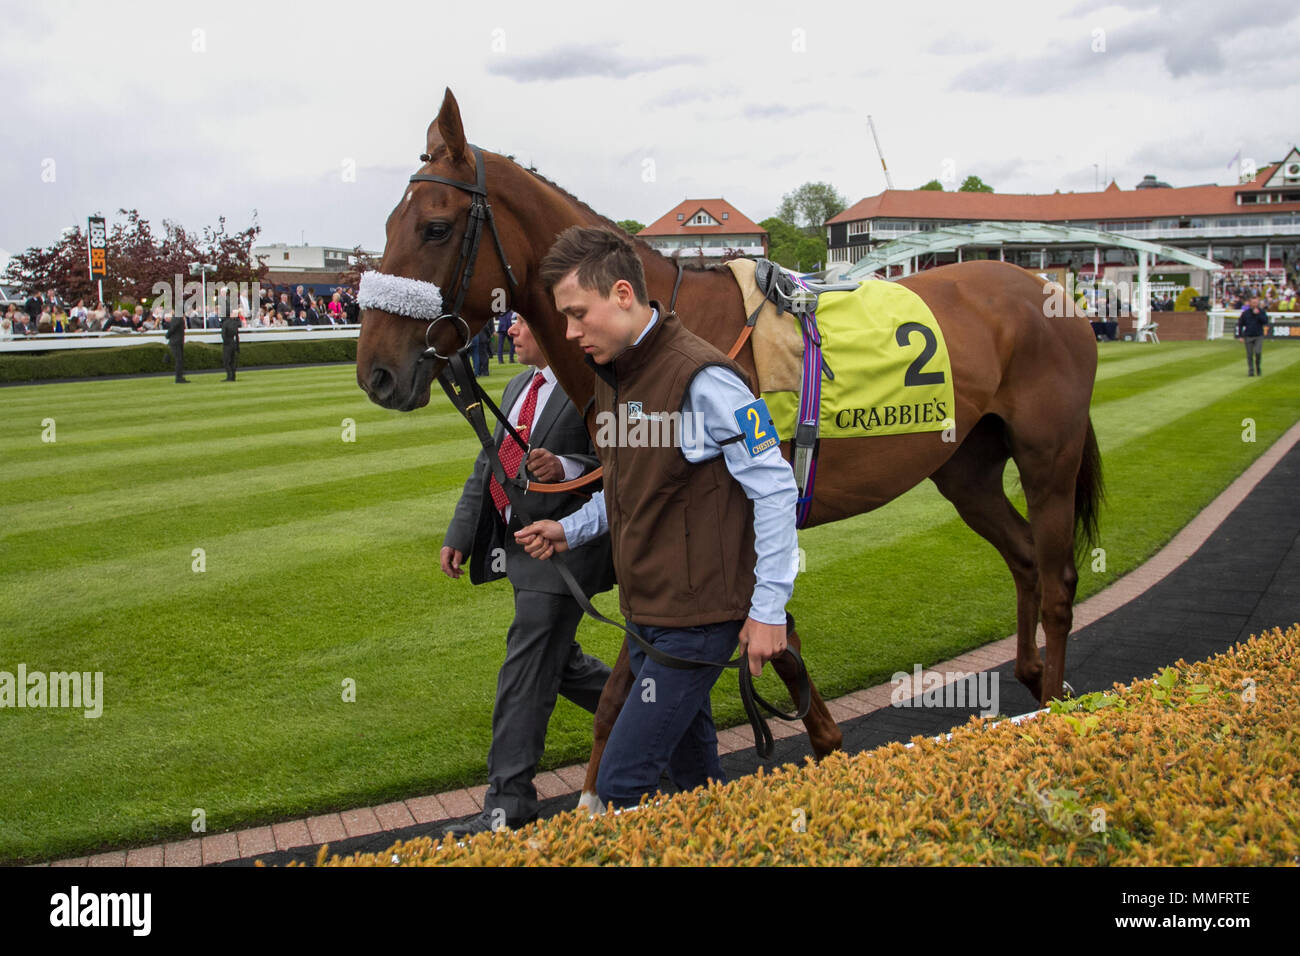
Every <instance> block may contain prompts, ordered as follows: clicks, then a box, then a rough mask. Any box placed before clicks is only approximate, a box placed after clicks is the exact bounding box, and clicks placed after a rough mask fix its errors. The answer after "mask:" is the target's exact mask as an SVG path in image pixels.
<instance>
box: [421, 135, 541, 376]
mask: <svg viewBox="0 0 1300 956" xmlns="http://www.w3.org/2000/svg"><path fill="white" fill-rule="evenodd" d="M469 148H470V149H471V150H473V151H474V178H475V180H476V181H475V182H472V183H465V182H461V181H460V180H459V179H447V178H446V177H445V176H434V175H433V174H432V173H413V174H412V175H411V178H410V180H409V181H410V182H413V183H442V184H444V185H446V186H455V187H456V188H457V189H463V190H464V191H465V192H467V193H469V194H470V197H471V198H470V204H469V222H468V223H467V224H466V226H465V235H464V237H462V239H461V243H460V258H458V259H457V260H456V268H455V269H453V270H452V273H451V276H452V286H451V293H450V295H451V299H452V306H451V309H450V311H444V312H443V314H442V315H440V316H438V317H437V318H436V319H434V320H433V321H432V322H430V323H429V327H428V328H427V329H425V330H424V345H425V349H424V352H423V353H422V354H421V355H420V358H419V359H418V361H420V362H423V361H425V360H426V359H430V358H439V359H442V360H443V361H447V360H449V359H450V358H451V356H450V355H443V354H442V353H441V352H439V351H438V350H437V349H436V348H435V347H434V346H433V343H431V342H430V341H429V335H430V333H431V332H432V331H433V329H434V326H436V325H437V324H438V323H439V322H441V321H443V320H444V319H445V320H447V321H450V322H459V323H460V327H461V329H462V330H463V332H462V335H463V337H464V339H465V341H464V342H462V343H461V344H460V345H458V346H457V347H456V349H454V350H453V352H455V351H459V350H460V349H463V348H464V347H465V346H466V345H469V340H470V334H469V323H468V322H466V321H465V319H464V317H463V316H462V315H461V314H460V309H461V306H462V305H464V304H465V293H466V292H467V291H468V290H469V283H470V280H471V279H472V278H473V277H474V263H475V262H477V261H478V247H479V243H480V242H481V241H482V240H483V223H484V222H486V223H487V224H488V227H489V228H490V229H491V230H492V242H493V243H494V244H495V245H496V247H497V255H498V256H499V257H500V258H501V265H502V267H503V268H504V269H505V273H506V281H507V282H509V283H510V292H511V294H513V293H515V292H517V291H518V289H519V282H518V280H516V279H515V274H514V271H513V270H512V269H511V268H510V262H509V261H508V260H507V259H506V250H505V248H504V247H503V246H502V245H501V236H499V235H498V234H497V223H496V219H494V218H493V216H492V205H491V204H490V203H489V202H488V194H487V168H486V166H485V165H484V163H483V151H482V150H481V149H479V148H478V147H477V146H475V145H474V144H472V143H471V144H469ZM420 159H421V160H422V161H424V162H426V163H431V162H433V158H432V157H431V156H430V155H429V154H428V153H421V154H420ZM507 304H508V303H507Z"/></svg>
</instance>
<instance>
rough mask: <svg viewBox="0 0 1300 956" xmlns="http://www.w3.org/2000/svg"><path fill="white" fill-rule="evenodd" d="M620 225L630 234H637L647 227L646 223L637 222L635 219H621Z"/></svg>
mask: <svg viewBox="0 0 1300 956" xmlns="http://www.w3.org/2000/svg"><path fill="white" fill-rule="evenodd" d="M618 227H619V228H620V229H622V230H623V231H624V232H626V233H627V234H628V235H629V236H635V235H636V234H637V233H638V232H640V231H641V230H642V229H644V228H645V223H643V222H637V221H636V220H635V219H620V220H619V221H618Z"/></svg>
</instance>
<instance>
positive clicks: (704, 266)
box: [505, 156, 718, 272]
mask: <svg viewBox="0 0 1300 956" xmlns="http://www.w3.org/2000/svg"><path fill="white" fill-rule="evenodd" d="M505 158H506V159H509V160H510V161H511V162H512V163H515V161H514V160H513V159H511V158H510V157H509V156H507V157H505ZM515 166H517V167H518V168H519V169H522V170H524V172H527V173H531V174H532V175H533V176H535V177H536V178H538V179H540V180H541V181H542V182H543V183H545V184H546V185H548V186H550V187H551V188H552V189H554V190H555V191H556V192H558V193H559V194H560V195H561V196H564V197H565V198H566V199H568V200H569V201H570V202H572V203H573V204H574V205H575V206H577V207H578V208H579V209H582V210H584V211H586V212H588V213H590V214H591V215H592V216H593V217H595V218H596V219H597V220H599V222H600V223H601V224H602V225H604V226H607V227H609V228H610V229H617V230H618V231H619V232H622V233H624V234H625V235H628V236H631V238H632V241H633V242H634V243H635V244H636V245H637V247H638V248H640V249H644V250H645V251H646V252H648V253H650V254H651V255H653V256H657V257H659V258H660V259H662V260H664V261H665V262H668V263H673V264H676V263H679V262H680V263H681V266H682V268H683V269H686V270H694V271H696V272H704V271H706V270H710V269H716V268H718V264H717V263H716V262H713V263H699V262H686V261H684V260H682V259H674V258H673V257H672V256H666V255H664V254H663V252H662V251H660V250H658V249H656V248H655V247H654V246H652V245H650V243H648V242H646V241H645V240H644V239H642V238H641V237H640V236H635V235H632V233H630V232H627V231H626V230H625V229H623V227H622V226H620V225H619V224H618V223H616V222H614V221H613V220H612V219H610V218H609V217H608V216H602V215H601V214H600V213H598V212H596V210H594V209H592V208H591V207H590V206H588V205H587V204H586V203H585V202H583V201H582V200H581V199H579V198H578V197H577V196H575V195H573V193H571V192H569V191H568V190H567V189H565V188H564V187H563V186H561V185H560V184H559V183H557V182H554V181H552V180H550V179H547V178H546V177H545V176H543V175H542V174H541V173H539V172H538V171H537V170H535V169H531V168H527V167H524V166H520V165H519V164H518V163H515Z"/></svg>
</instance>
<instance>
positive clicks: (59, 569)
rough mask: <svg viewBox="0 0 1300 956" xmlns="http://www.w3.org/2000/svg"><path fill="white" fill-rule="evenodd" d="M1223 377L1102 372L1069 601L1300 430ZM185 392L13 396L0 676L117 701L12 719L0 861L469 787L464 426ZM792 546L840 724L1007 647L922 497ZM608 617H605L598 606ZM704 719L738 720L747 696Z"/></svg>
mask: <svg viewBox="0 0 1300 956" xmlns="http://www.w3.org/2000/svg"><path fill="white" fill-rule="evenodd" d="M1241 359H1242V356H1241V348H1240V346H1239V345H1238V344H1237V343H1168V344H1163V345H1160V346H1134V345H1131V344H1129V345H1125V344H1123V343H1114V344H1106V345H1103V346H1102V347H1101V364H1100V371H1099V381H1098V385H1097V390H1096V394H1095V399H1094V408H1093V421H1094V424H1095V426H1096V430H1097V435H1098V438H1099V441H1100V444H1101V449H1102V455H1103V462H1104V468H1105V475H1106V482H1107V485H1108V487H1109V493H1110V496H1109V500H1108V503H1107V505H1106V507H1105V509H1104V510H1103V513H1102V540H1101V542H1100V544H1101V546H1102V547H1104V548H1105V549H1106V560H1107V570H1106V572H1105V573H1093V572H1092V571H1091V570H1090V568H1089V565H1088V564H1087V563H1085V564H1083V565H1081V567H1080V584H1079V596H1080V598H1083V597H1086V596H1088V595H1090V594H1092V593H1094V592H1096V591H1098V590H1100V589H1101V588H1102V587H1104V586H1105V585H1106V584H1108V583H1109V582H1110V581H1112V580H1113V579H1114V578H1115V577H1117V576H1118V575H1120V574H1123V573H1124V572H1126V571H1128V570H1131V569H1132V568H1133V567H1136V566H1137V565H1138V564H1140V563H1141V562H1142V561H1143V560H1145V559H1146V558H1147V557H1149V556H1150V555H1151V554H1152V553H1153V552H1154V551H1155V550H1157V549H1158V548H1159V547H1160V546H1161V545H1163V544H1164V543H1166V542H1167V541H1168V540H1169V539H1170V538H1171V537H1172V536H1173V535H1174V534H1175V533H1176V532H1177V531H1178V530H1179V529H1180V528H1181V527H1182V526H1183V525H1184V524H1186V522H1187V521H1188V520H1190V519H1191V518H1192V517H1193V516H1194V515H1195V514H1196V513H1197V512H1198V511H1199V510H1200V509H1201V508H1202V507H1204V506H1205V504H1206V503H1208V502H1209V501H1210V500H1211V499H1212V498H1213V497H1214V496H1215V495H1216V494H1217V493H1218V492H1219V491H1221V490H1222V489H1223V488H1224V487H1225V486H1226V485H1227V484H1228V483H1229V482H1231V480H1232V479H1233V478H1235V477H1236V476H1237V475H1238V474H1240V473H1241V472H1242V471H1243V470H1244V469H1245V468H1246V466H1247V465H1248V464H1249V463H1250V462H1251V461H1252V460H1253V459H1254V458H1255V457H1256V456H1257V455H1258V454H1259V453H1261V452H1262V451H1263V450H1264V449H1266V448H1267V447H1268V446H1269V444H1271V443H1272V442H1273V441H1274V440H1275V439H1276V438H1277V437H1278V436H1279V435H1280V434H1281V433H1282V432H1283V431H1285V430H1286V428H1288V427H1289V426H1290V425H1291V424H1292V423H1294V422H1295V421H1297V420H1298V419H1300V389H1298V388H1296V386H1295V378H1296V363H1297V362H1300V349H1293V348H1289V347H1288V346H1286V345H1282V344H1278V345H1275V346H1272V347H1271V348H1270V349H1269V350H1268V354H1267V355H1265V362H1266V364H1268V365H1269V371H1268V373H1266V375H1265V376H1264V377H1262V378H1259V379H1249V378H1247V377H1246V376H1245V375H1244V374H1243V372H1242V368H1241V366H1242V364H1243V363H1242V361H1241ZM502 371H506V370H503V369H499V368H498V367H496V366H494V374H493V375H492V376H491V377H490V378H489V379H487V380H486V382H487V384H488V386H489V391H490V392H491V393H492V394H493V395H494V396H499V394H500V391H501V389H502V387H504V384H505V382H506V379H507V376H506V375H503V374H501V373H502ZM194 378H195V383H194V384H193V385H192V386H191V387H190V388H188V389H177V388H175V386H174V384H173V383H171V382H170V381H167V380H160V379H139V380H116V381H103V382H87V383H75V384H66V385H40V386H30V387H12V388H5V389H0V402H3V407H4V414H3V416H0V419H2V420H0V477H2V478H3V483H4V487H5V489H6V491H7V494H6V496H5V499H4V502H3V504H0V670H6V671H10V672H14V671H16V669H17V666H18V664H20V663H24V664H26V665H27V668H28V670H29V671H35V670H41V671H47V672H48V671H58V670H70V669H76V670H80V671H102V672H103V674H104V703H103V715H102V716H101V717H99V718H98V719H85V718H84V717H83V716H82V713H81V711H79V710H66V709H53V708H51V709H43V710H41V709H23V710H10V709H4V710H0V860H2V861H19V860H23V861H34V860H39V859H48V858H51V857H59V856H69V855H77V854H81V853H87V852H94V851H96V850H98V849H102V848H107V847H110V846H114V847H116V846H126V845H133V844H149V843H156V842H161V841H163V840H170V839H180V838H185V837H188V836H190V835H192V834H191V829H190V823H191V819H192V813H193V811H194V810H195V809H202V810H204V812H205V814H206V818H207V830H208V832H209V833H212V832H218V831H220V830H223V829H226V828H230V827H242V826H249V825H255V824H258V823H265V822H270V821H274V820H277V819H285V818H290V817H297V816H302V815H306V814H310V813H317V812H322V811H325V810H330V809H341V808H347V807H352V806H359V805H366V804H374V803H378V802H383V801H385V800H391V799H397V798H400V797H405V796H410V795H414V794H419V793H427V792H429V791H431V790H437V789H443V788H447V787H452V786H461V785H466V784H473V783H479V782H482V781H483V779H484V774H485V758H486V754H487V748H488V743H489V739H490V726H491V713H492V702H493V696H494V693H495V687H496V671H497V668H498V667H499V666H500V663H501V660H502V658H503V656H504V650H505V643H504V635H505V630H506V627H507V625H508V624H509V621H510V617H511V615H512V611H513V608H512V604H511V600H510V590H509V587H508V586H507V585H506V584H505V583H504V582H502V583H498V584H494V585H490V586H487V587H480V588H473V587H471V586H470V585H469V583H468V580H467V579H462V580H460V581H454V582H453V581H449V580H447V579H445V578H444V577H443V576H442V575H441V574H440V573H439V572H438V549H439V547H440V546H441V543H442V535H443V532H444V531H445V529H446V525H447V521H448V519H449V517H450V515H451V511H452V509H453V507H454V505H455V502H456V500H457V497H458V495H459V493H460V488H461V485H462V484H463V482H464V480H465V477H466V475H467V474H468V469H469V465H470V462H471V460H472V457H473V455H474V453H475V450H476V444H477V443H476V442H475V440H474V439H473V437H472V434H471V433H470V432H469V430H468V428H467V426H465V425H464V423H463V422H461V421H459V419H458V418H457V417H456V416H455V415H454V413H452V412H451V411H450V409H449V407H448V405H447V403H446V401H445V399H444V398H443V397H442V396H441V394H440V393H437V392H436V391H435V395H434V399H433V402H432V403H431V406H430V407H428V408H425V409H421V410H420V411H418V412H416V413H413V414H408V415H402V414H399V413H396V412H389V411H385V410H383V409H380V408H377V407H375V406H373V405H371V404H370V403H369V402H367V401H366V400H365V398H364V396H363V395H362V393H361V392H360V390H359V389H358V388H357V387H356V384H355V379H354V372H353V370H352V369H351V368H350V367H329V368H311V369H296V370H277V371H248V372H241V373H240V378H239V381H238V382H237V383H236V384H235V385H233V386H230V385H222V384H218V382H217V379H218V378H219V376H218V375H196V376H194ZM1248 417H1249V418H1253V419H1254V421H1255V423H1256V437H1257V440H1256V442H1255V443H1253V444H1248V443H1245V442H1243V441H1242V440H1241V433H1242V424H1241V423H1242V420H1243V419H1244V418H1248ZM45 418H54V419H55V423H56V425H55V427H56V429H57V432H56V437H57V440H56V441H55V442H53V443H43V442H42V441H41V430H42V425H41V422H42V420H43V419H45ZM345 418H352V419H354V420H355V422H356V441H355V442H354V443H345V442H343V441H342V440H341V433H342V425H341V423H342V420H343V419H345ZM1007 482H1008V488H1010V489H1015V487H1016V485H1015V475H1014V469H1011V470H1009V473H1008V478H1007ZM1013 498H1014V496H1013ZM1017 500H1018V499H1017ZM1018 503H1022V502H1020V501H1019V500H1018ZM800 544H801V546H802V547H803V548H804V549H805V552H806V559H807V570H806V572H805V574H804V575H802V576H801V577H800V579H799V583H798V585H797V587H796V590H795V596H794V598H793V600H792V602H791V605H790V606H791V610H792V611H793V612H794V613H795V615H796V616H797V617H798V619H799V626H800V632H801V634H803V636H804V639H805V641H806V656H807V658H808V661H809V664H810V667H811V669H812V673H813V676H814V678H815V679H816V681H817V683H818V686H819V687H820V688H821V689H822V691H823V693H824V694H826V695H827V696H834V695H837V694H840V693H844V692H846V691H849V690H852V689H855V688H858V687H863V686H868V685H870V684H872V683H876V682H878V681H880V680H886V679H888V677H889V675H890V674H892V673H893V672H894V671H896V670H910V669H911V667H912V665H913V664H914V663H920V664H922V665H926V664H929V663H932V662H934V661H938V660H942V659H945V658H946V657H950V656H952V655H955V654H958V653H960V652H962V651H964V650H967V649H969V648H971V647H975V646H978V645H980V644H983V643H986V642H987V641H989V640H993V639H998V638H1001V637H1004V636H1006V635H1007V634H1008V633H1010V632H1011V631H1012V630H1013V628H1014V626H1015V611H1014V592H1013V589H1012V586H1011V580H1010V576H1009V574H1008V573H1007V571H1006V568H1005V566H1004V565H1003V564H1002V561H1001V559H1000V558H999V557H998V556H997V554H996V553H995V552H994V551H993V549H992V548H991V547H989V546H988V545H987V544H985V543H984V542H983V541H982V540H981V539H979V538H978V537H976V535H975V534H974V533H973V532H971V531H970V530H969V529H968V528H966V526H965V525H964V524H962V522H961V521H960V520H959V519H958V518H957V517H956V514H955V512H953V511H952V509H951V507H950V506H949V505H948V504H947V503H946V502H945V501H944V500H943V499H942V498H941V497H940V496H939V494H938V492H937V491H935V490H934V488H933V486H932V485H931V484H929V483H928V482H927V483H923V484H922V485H921V486H919V487H918V488H916V489H914V490H913V491H911V492H909V493H908V494H907V495H904V496H903V497H902V498H900V499H899V500H898V501H896V502H893V503H892V504H890V505H888V506H887V507H885V508H882V509H880V510H879V511H876V512H874V513H872V514H869V515H862V516H859V517H857V518H854V519H851V520H848V521H844V522H839V523H837V524H834V525H827V526H824V527H820V528H815V529H811V530H809V531H805V532H801V533H800ZM196 548H202V549H204V552H205V560H206V570H205V571H204V572H203V573H196V572H195V571H193V570H192V562H193V561H194V558H193V557H192V552H193V550H194V549H196ZM597 605H598V607H599V608H600V610H602V611H603V612H604V613H606V614H614V613H616V610H617V601H616V598H615V596H614V595H613V594H606V595H603V596H601V597H600V598H599V599H598V600H597ZM579 639H580V640H581V641H582V643H583V645H584V647H586V648H587V649H588V650H590V651H591V652H593V653H595V654H597V655H599V656H601V657H603V658H604V659H605V660H608V661H613V659H614V657H615V656H616V654H617V650H618V643H619V642H618V632H616V631H614V630H613V629H612V628H607V627H599V626H596V625H593V624H590V623H585V622H584V624H583V625H582V628H581V630H580V632H579ZM1067 671H1068V662H1067ZM345 680H352V681H355V683H356V702H355V703H345V702H344V701H343V699H342V688H343V682H344V681H345ZM762 686H763V687H764V688H767V689H768V690H771V688H772V678H770V677H765V678H764V682H763V684H762ZM714 708H715V714H716V715H717V717H718V720H719V724H720V725H727V724H732V725H734V724H738V723H740V722H741V720H742V716H741V712H740V706H739V702H738V700H737V699H736V693H735V689H734V682H733V681H731V680H729V679H726V678H724V679H723V680H721V681H719V686H718V688H717V689H716V690H715V692H714ZM590 742H591V719H590V716H589V715H587V714H586V713H585V712H584V711H581V710H579V709H578V708H576V707H574V706H573V705H572V704H570V703H569V702H568V701H565V700H561V701H560V702H559V703H558V704H557V707H556V710H555V714H554V716H553V717H552V720H551V725H550V732H549V735H548V738H547V752H546V756H545V758H544V766H546V767H554V766H559V765H563V764H565V763H569V762H572V761H575V760H582V759H585V757H586V756H587V750H588V748H589V747H590Z"/></svg>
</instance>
